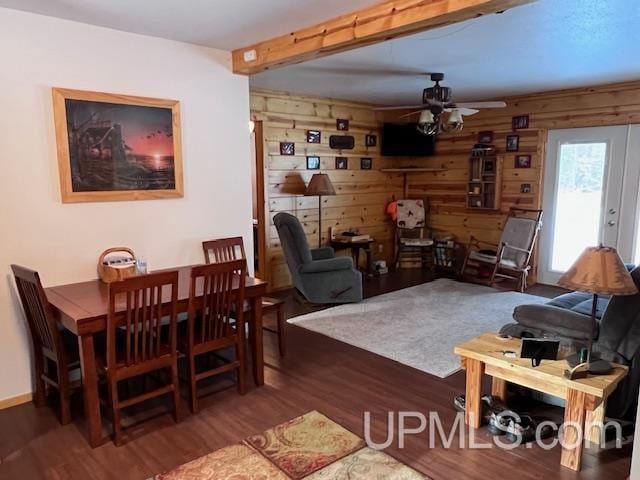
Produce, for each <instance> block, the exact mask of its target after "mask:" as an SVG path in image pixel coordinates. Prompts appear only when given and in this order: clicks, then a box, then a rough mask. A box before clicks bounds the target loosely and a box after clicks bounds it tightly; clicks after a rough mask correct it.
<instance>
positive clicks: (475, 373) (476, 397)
mask: <svg viewBox="0 0 640 480" xmlns="http://www.w3.org/2000/svg"><path fill="white" fill-rule="evenodd" d="M465 363H466V368H467V388H466V394H465V411H464V423H466V424H467V425H469V426H471V427H473V428H480V425H481V424H482V405H481V397H482V375H483V374H484V363H483V362H481V361H479V360H474V359H472V358H467V359H466V362H465Z"/></svg>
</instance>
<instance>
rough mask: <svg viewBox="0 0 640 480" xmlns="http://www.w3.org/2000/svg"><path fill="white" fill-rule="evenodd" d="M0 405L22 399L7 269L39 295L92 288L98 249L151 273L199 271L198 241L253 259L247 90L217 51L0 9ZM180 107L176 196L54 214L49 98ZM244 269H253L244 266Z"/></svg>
mask: <svg viewBox="0 0 640 480" xmlns="http://www.w3.org/2000/svg"><path fill="white" fill-rule="evenodd" d="M0 60H1V62H2V66H1V67H0V272H1V274H2V278H0V366H1V367H0V399H5V398H8V397H13V396H16V395H20V394H23V393H26V392H29V391H31V373H30V372H31V370H30V354H29V342H28V337H27V334H26V329H25V326H24V321H23V318H22V315H21V314H20V310H19V306H18V304H17V299H16V296H15V293H14V286H13V285H14V284H13V280H12V278H11V277H10V268H9V265H10V264H11V263H18V264H23V265H26V266H29V267H32V268H35V269H37V270H39V271H40V274H41V276H42V279H43V282H44V284H45V286H49V285H55V284H63V283H69V282H75V281H81V280H86V279H90V278H95V277H96V260H97V257H98V255H99V254H100V253H101V252H102V251H103V250H104V249H106V248H107V247H110V246H116V245H127V246H130V247H132V248H133V249H134V250H135V251H136V252H138V253H139V254H140V255H143V256H145V257H146V258H147V259H148V261H149V263H150V267H151V268H152V269H153V268H159V267H168V266H178V265H186V264H190V263H197V262H201V261H202V253H201V250H200V242H201V241H202V240H203V239H206V238H214V237H222V236H230V235H243V236H244V238H245V243H246V244H247V245H248V246H249V248H248V249H247V250H248V252H251V250H252V249H251V248H250V245H251V243H250V242H251V183H250V182H251V179H250V142H249V138H250V137H249V131H248V128H249V127H248V121H249V87H248V80H247V78H246V77H241V76H236V75H233V74H232V73H231V55H230V53H229V52H223V51H219V50H214V49H208V48H203V47H197V46H194V45H188V44H184V43H178V42H173V41H167V40H162V39H157V38H152V37H146V36H142V35H134V34H130V33H124V32H120V31H116V30H110V29H105V28H99V27H94V26H89V25H84V24H80V23H74V22H69V21H65V20H59V19H54V18H49V17H44V16H38V15H33V14H29V13H23V12H17V11H13V10H8V9H3V8H0ZM53 86H57V87H65V88H74V89H82V90H94V91H102V92H114V93H124V94H131V95H140V96H149V97H159V98H168V99H176V100H179V101H180V103H181V113H182V135H183V158H184V174H185V196H184V198H183V199H174V200H154V201H138V202H109V203H85V204H62V203H61V201H60V189H59V182H58V168H57V159H56V147H55V136H54V127H53V112H52V104H51V87H53ZM249 264H251V262H249Z"/></svg>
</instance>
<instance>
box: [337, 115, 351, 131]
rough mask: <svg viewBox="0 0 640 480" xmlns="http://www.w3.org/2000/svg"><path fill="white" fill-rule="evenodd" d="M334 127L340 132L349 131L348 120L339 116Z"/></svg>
mask: <svg viewBox="0 0 640 480" xmlns="http://www.w3.org/2000/svg"><path fill="white" fill-rule="evenodd" d="M336 129H337V130H338V131H340V132H348V131H349V120H346V119H344V118H339V119H337V120H336Z"/></svg>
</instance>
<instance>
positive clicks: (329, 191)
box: [304, 173, 336, 197]
mask: <svg viewBox="0 0 640 480" xmlns="http://www.w3.org/2000/svg"><path fill="white" fill-rule="evenodd" d="M304 194H305V196H307V197H314V196H317V195H322V196H325V195H335V194H336V191H335V189H334V188H333V184H332V183H331V179H330V178H329V175H327V174H326V173H314V174H313V177H311V181H310V182H309V185H307V189H306V190H305V192H304Z"/></svg>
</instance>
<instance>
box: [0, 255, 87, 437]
mask: <svg viewBox="0 0 640 480" xmlns="http://www.w3.org/2000/svg"><path fill="white" fill-rule="evenodd" d="M11 270H12V271H13V276H14V278H15V281H16V286H17V288H18V295H19V296H20V301H21V302H22V307H23V309H24V313H25V317H26V319H27V323H28V325H29V330H30V332H31V341H32V345H33V353H34V356H35V361H34V364H35V369H36V391H35V393H34V397H33V399H34V403H35V404H36V405H38V406H42V405H43V404H44V403H45V400H46V397H47V390H48V388H50V387H53V388H55V389H56V390H57V391H58V396H59V401H60V423H62V424H63V425H66V424H67V423H69V422H71V409H70V403H71V394H72V393H73V392H74V391H76V390H79V389H80V388H81V386H82V385H81V380H80V375H79V372H80V362H79V354H78V343H77V339H76V337H75V335H73V334H71V332H64V331H61V330H60V329H59V328H58V324H57V322H56V319H55V318H54V315H53V311H52V309H51V306H50V305H49V302H48V301H47V296H46V294H45V292H44V289H43V288H42V283H41V282H40V275H39V274H38V272H36V271H34V270H30V269H28V268H26V267H21V266H19V265H11ZM52 367H53V368H52ZM72 377H77V379H75V380H72Z"/></svg>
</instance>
